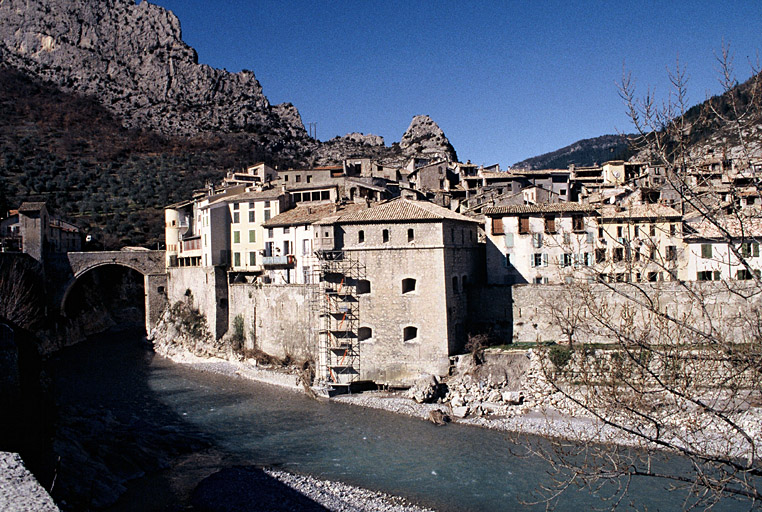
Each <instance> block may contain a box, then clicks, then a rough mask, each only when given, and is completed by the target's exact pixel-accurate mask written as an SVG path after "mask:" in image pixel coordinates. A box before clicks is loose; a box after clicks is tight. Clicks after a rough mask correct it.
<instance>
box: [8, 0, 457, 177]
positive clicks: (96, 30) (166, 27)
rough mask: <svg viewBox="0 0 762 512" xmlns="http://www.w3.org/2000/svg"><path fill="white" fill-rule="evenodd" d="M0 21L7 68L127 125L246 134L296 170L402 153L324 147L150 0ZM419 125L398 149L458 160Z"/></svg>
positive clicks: (44, 0) (109, 1)
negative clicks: (205, 55)
mask: <svg viewBox="0 0 762 512" xmlns="http://www.w3.org/2000/svg"><path fill="white" fill-rule="evenodd" d="M0 20H2V23H0V62H2V64H3V65H5V66H9V67H12V68H15V69H18V70H21V71H23V72H25V73H26V74H27V75H30V76H31V77H33V78H38V79H42V80H44V81H47V82H49V83H52V84H55V85H56V86H58V87H60V88H61V89H63V90H64V91H67V92H75V93H78V94H82V95H87V96H90V97H93V98H96V99H97V100H98V101H99V102H100V103H101V104H102V105H104V106H105V107H106V108H108V109H109V110H110V111H111V112H112V113H113V114H114V115H115V116H116V117H118V118H119V119H120V120H121V122H122V123H123V125H124V126H125V127H127V128H139V129H142V130H151V131H155V132H158V133H160V134H162V135H165V136H182V137H187V136H193V135H208V134H215V135H216V134H229V133H237V134H245V135H246V136H247V137H249V138H251V139H252V142H253V143H254V144H255V145H256V146H257V147H259V148H261V149H262V151H263V152H264V153H270V154H277V155H278V157H279V159H280V160H281V161H293V162H295V163H310V162H318V163H328V162H329V161H337V160H340V159H341V158H344V157H345V156H357V153H358V152H359V153H362V154H363V155H365V152H364V150H365V149H368V148H371V149H372V150H371V151H370V154H368V155H367V156H373V157H376V158H379V157H382V158H383V157H391V156H398V154H399V151H398V150H397V149H394V148H389V147H387V146H385V145H384V144H383V139H382V138H380V137H377V136H367V135H363V136H358V135H359V134H350V135H348V136H345V137H341V138H338V139H334V140H333V141H331V143H330V144H329V145H328V147H326V148H322V149H321V144H320V143H319V142H318V141H316V140H314V139H312V138H310V137H309V136H308V134H307V132H306V130H305V129H304V125H303V123H302V119H301V116H300V115H299V112H298V110H297V109H296V107H294V106H293V105H291V104H290V103H286V104H281V105H274V106H273V105H270V103H269V102H268V100H267V98H266V97H265V96H264V94H263V92H262V86H261V85H260V83H259V81H258V80H257V78H256V77H255V76H254V73H252V72H251V71H246V70H245V71H241V72H239V73H230V72H227V71H225V70H220V69H215V68H212V67H210V66H207V65H203V64H199V63H198V58H197V54H196V52H195V50H194V49H193V48H191V47H190V46H188V45H187V44H185V42H183V40H182V32H181V29H180V21H179V20H178V18H177V17H176V16H175V15H174V14H173V13H172V12H170V11H168V10H166V9H163V8H161V7H158V6H155V5H151V4H150V3H148V2H147V1H142V2H140V3H139V4H137V5H136V4H135V2H134V0H3V1H0ZM416 119H418V118H416ZM426 119H428V118H426ZM413 124H414V125H415V126H416V130H415V133H413V134H411V135H410V137H409V140H407V141H405V140H403V142H402V143H401V144H400V146H401V149H402V153H403V154H404V155H413V154H416V153H417V152H419V151H425V152H431V151H434V150H441V151H442V152H444V153H447V154H452V155H454V150H453V151H451V150H452V146H450V145H449V142H448V141H447V139H446V137H444V134H442V133H441V130H440V129H439V127H437V126H436V125H435V124H434V123H433V121H431V120H430V119H428V122H423V121H421V122H416V121H415V120H414V122H413ZM432 125H433V126H432ZM412 128H413V125H411V129H412ZM427 130H430V131H431V136H429V135H428V133H427ZM408 131H410V130H408ZM437 144H440V145H441V148H438V147H437ZM318 150H320V151H318ZM316 151H318V153H317V154H316V153H315V152H316Z"/></svg>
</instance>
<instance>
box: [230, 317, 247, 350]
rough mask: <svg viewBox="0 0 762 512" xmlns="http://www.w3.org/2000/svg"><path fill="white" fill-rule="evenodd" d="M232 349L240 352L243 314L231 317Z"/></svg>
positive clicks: (242, 339)
mask: <svg viewBox="0 0 762 512" xmlns="http://www.w3.org/2000/svg"><path fill="white" fill-rule="evenodd" d="M232 341H233V350H235V351H236V352H240V351H241V350H242V349H243V345H244V343H243V342H244V325H243V315H237V316H236V317H235V318H233V339H232Z"/></svg>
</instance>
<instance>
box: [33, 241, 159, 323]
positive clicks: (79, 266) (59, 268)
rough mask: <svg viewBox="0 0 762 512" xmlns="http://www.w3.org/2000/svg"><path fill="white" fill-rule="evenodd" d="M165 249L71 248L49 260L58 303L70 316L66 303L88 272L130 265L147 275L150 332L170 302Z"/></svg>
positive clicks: (146, 311) (146, 302) (146, 315)
mask: <svg viewBox="0 0 762 512" xmlns="http://www.w3.org/2000/svg"><path fill="white" fill-rule="evenodd" d="M164 257H165V253H164V251H130V250H127V251H102V252H69V253H65V254H60V255H57V256H56V258H55V259H52V260H48V261H46V265H45V267H46V272H47V273H48V277H49V278H50V281H52V282H53V283H55V290H56V291H55V304H57V305H58V306H59V307H60V312H61V315H62V316H66V312H65V306H66V300H67V298H68V297H69V292H71V290H72V288H73V287H74V284H75V283H76V282H77V280H78V279H79V278H80V277H82V276H83V275H84V274H86V273H87V272H89V271H91V270H93V269H94V268H98V267H102V266H105V265H117V266H121V267H127V268H130V269H132V270H135V271H137V272H140V273H141V274H142V275H143V284H144V286H145V324H146V332H150V330H151V329H152V328H153V327H154V326H155V325H156V322H157V321H158V319H159V316H160V315H161V312H162V310H163V309H164V306H165V305H166V303H167V293H166V289H167V273H166V269H165V266H164Z"/></svg>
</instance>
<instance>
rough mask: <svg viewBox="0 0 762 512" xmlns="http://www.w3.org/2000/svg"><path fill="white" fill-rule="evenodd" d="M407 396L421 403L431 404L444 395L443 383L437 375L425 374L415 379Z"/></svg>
mask: <svg viewBox="0 0 762 512" xmlns="http://www.w3.org/2000/svg"><path fill="white" fill-rule="evenodd" d="M407 396H408V397H409V398H412V399H413V400H415V401H416V402H418V403H419V404H430V403H433V402H436V401H437V399H438V398H440V397H441V396H442V393H441V384H440V383H439V378H438V377H437V376H436V375H423V376H421V377H419V378H418V380H416V381H415V384H413V387H411V388H410V389H409V390H408V392H407Z"/></svg>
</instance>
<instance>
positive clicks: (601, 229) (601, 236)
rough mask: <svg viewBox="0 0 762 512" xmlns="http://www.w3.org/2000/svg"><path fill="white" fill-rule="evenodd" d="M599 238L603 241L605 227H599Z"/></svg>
mask: <svg viewBox="0 0 762 512" xmlns="http://www.w3.org/2000/svg"><path fill="white" fill-rule="evenodd" d="M598 238H600V239H601V240H602V239H603V226H598Z"/></svg>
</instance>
